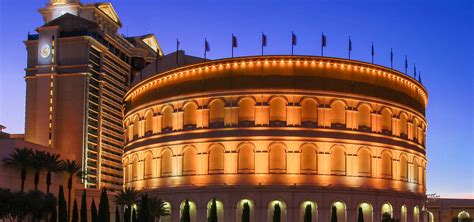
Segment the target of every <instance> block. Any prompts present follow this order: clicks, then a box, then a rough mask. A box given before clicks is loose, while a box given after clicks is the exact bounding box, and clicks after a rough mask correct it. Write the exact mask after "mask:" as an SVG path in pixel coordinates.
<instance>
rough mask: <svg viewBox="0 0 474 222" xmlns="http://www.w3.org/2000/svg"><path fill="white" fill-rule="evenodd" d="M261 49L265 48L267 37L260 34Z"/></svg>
mask: <svg viewBox="0 0 474 222" xmlns="http://www.w3.org/2000/svg"><path fill="white" fill-rule="evenodd" d="M262 47H267V36H266V35H265V34H263V32H262Z"/></svg>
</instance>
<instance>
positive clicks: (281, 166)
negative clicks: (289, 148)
mask: <svg viewBox="0 0 474 222" xmlns="http://www.w3.org/2000/svg"><path fill="white" fill-rule="evenodd" d="M269 167H270V173H285V172H286V148H285V145H284V144H283V143H275V144H272V145H271V146H270V148H269Z"/></svg>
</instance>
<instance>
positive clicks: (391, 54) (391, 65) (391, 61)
mask: <svg viewBox="0 0 474 222" xmlns="http://www.w3.org/2000/svg"><path fill="white" fill-rule="evenodd" d="M390 68H391V69H393V49H392V48H390Z"/></svg>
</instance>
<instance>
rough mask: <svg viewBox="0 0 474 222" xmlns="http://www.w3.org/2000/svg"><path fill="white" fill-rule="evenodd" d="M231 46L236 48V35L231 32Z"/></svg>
mask: <svg viewBox="0 0 474 222" xmlns="http://www.w3.org/2000/svg"><path fill="white" fill-rule="evenodd" d="M232 48H237V37H235V36H234V34H232Z"/></svg>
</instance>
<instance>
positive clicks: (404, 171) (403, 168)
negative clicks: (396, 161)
mask: <svg viewBox="0 0 474 222" xmlns="http://www.w3.org/2000/svg"><path fill="white" fill-rule="evenodd" d="M400 179H401V180H404V181H407V180H408V161H407V157H406V156H405V155H401V156H400Z"/></svg>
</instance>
